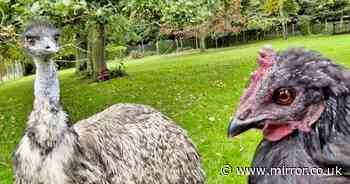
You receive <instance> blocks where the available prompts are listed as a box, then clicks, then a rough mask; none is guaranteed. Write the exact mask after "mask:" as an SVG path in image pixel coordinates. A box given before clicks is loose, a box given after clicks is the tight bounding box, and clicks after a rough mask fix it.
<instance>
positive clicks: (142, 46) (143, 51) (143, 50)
mask: <svg viewBox="0 0 350 184" xmlns="http://www.w3.org/2000/svg"><path fill="white" fill-rule="evenodd" d="M141 51H142V53H145V46H144V45H143V40H141Z"/></svg>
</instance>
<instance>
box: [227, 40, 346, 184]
mask: <svg viewBox="0 0 350 184" xmlns="http://www.w3.org/2000/svg"><path fill="white" fill-rule="evenodd" d="M258 62H259V68H258V69H257V71H256V72H255V73H254V74H253V75H252V78H251V82H250V85H249V87H248V89H247V90H246V91H245V94H244V95H243V96H242V98H241V102H240V105H239V107H238V109H237V112H236V116H235V118H234V119H233V120H232V122H231V124H230V127H229V130H228V134H229V136H230V137H232V136H236V135H238V134H240V133H242V132H244V131H246V130H248V129H250V128H258V129H262V132H263V135H264V139H263V140H262V141H261V143H260V144H259V146H258V148H257V150H256V153H255V156H254V160H253V163H252V166H253V167H264V168H266V172H268V173H269V174H268V175H251V176H250V177H249V183H251V184H262V183H264V184H265V183H266V184H275V183H283V184H304V183H311V184H313V183H315V184H316V183H317V184H329V183H332V184H339V183H350V178H349V177H348V176H349V170H350V136H349V135H350V96H349V89H350V81H349V79H350V72H349V71H348V70H347V69H345V68H343V67H342V66H340V65H337V64H335V63H333V62H332V61H331V60H330V59H328V58H326V57H324V56H322V55H321V54H319V53H318V52H314V51H306V50H304V49H301V48H292V49H287V50H286V51H284V52H282V53H281V54H279V55H277V54H275V52H274V51H273V50H272V48H271V47H265V48H263V49H262V50H261V51H260V55H259V58H258ZM271 168H274V170H271ZM276 168H277V169H276ZM291 168H299V169H298V171H302V173H300V172H296V171H297V169H294V173H291V172H292V170H293V169H291ZM278 169H279V170H278ZM288 169H290V170H288ZM272 171H274V172H272ZM278 171H279V172H280V173H279V172H278ZM283 171H284V173H282V172H283ZM286 171H287V172H286ZM322 173H323V174H322ZM324 174H327V175H324Z"/></svg>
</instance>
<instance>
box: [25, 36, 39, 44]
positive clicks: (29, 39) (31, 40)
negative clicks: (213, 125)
mask: <svg viewBox="0 0 350 184" xmlns="http://www.w3.org/2000/svg"><path fill="white" fill-rule="evenodd" d="M36 40H39V37H37V36H26V41H27V42H28V43H29V44H30V45H31V46H33V45H35V42H36Z"/></svg>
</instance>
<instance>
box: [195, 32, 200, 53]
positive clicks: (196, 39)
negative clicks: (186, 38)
mask: <svg viewBox="0 0 350 184" xmlns="http://www.w3.org/2000/svg"><path fill="white" fill-rule="evenodd" d="M195 41H196V49H198V48H199V47H198V33H196V36H195Z"/></svg>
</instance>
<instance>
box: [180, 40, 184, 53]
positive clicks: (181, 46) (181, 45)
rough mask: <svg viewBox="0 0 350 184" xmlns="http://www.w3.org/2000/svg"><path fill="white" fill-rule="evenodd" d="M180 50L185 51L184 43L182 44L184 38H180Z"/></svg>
mask: <svg viewBox="0 0 350 184" xmlns="http://www.w3.org/2000/svg"><path fill="white" fill-rule="evenodd" d="M180 48H181V51H182V50H183V48H184V46H183V42H182V38H180Z"/></svg>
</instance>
